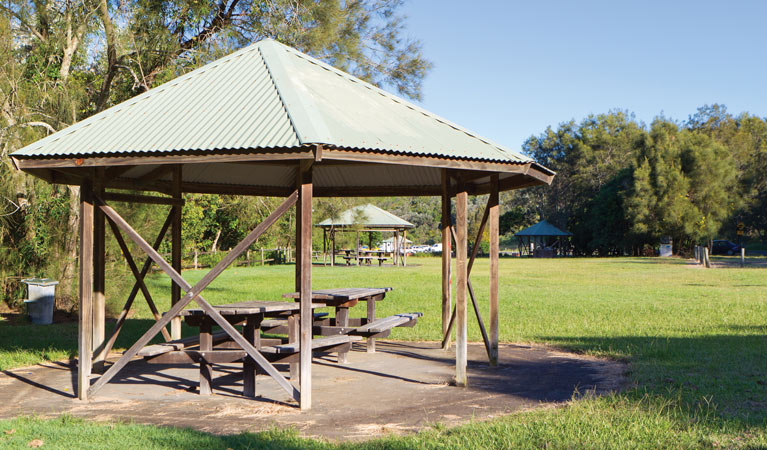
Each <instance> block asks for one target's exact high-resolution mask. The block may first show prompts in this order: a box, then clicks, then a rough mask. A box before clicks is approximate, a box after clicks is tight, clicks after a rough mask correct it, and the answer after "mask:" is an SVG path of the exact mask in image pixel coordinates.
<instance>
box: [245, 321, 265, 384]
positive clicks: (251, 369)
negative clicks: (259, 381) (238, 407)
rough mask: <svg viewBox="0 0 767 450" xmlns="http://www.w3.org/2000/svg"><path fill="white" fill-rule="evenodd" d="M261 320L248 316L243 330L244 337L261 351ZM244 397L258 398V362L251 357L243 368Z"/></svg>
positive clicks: (248, 357) (247, 357)
mask: <svg viewBox="0 0 767 450" xmlns="http://www.w3.org/2000/svg"><path fill="white" fill-rule="evenodd" d="M260 322H261V321H260V320H256V318H255V317H253V316H248V318H247V319H246V322H245V325H244V326H243V328H242V335H243V337H245V340H247V341H248V342H249V343H250V344H252V345H253V346H254V347H255V348H256V349H260V348H261V346H260V345H259V341H260V338H261V331H260V329H259V328H258V325H259V324H260ZM242 377H243V378H242V395H243V396H245V397H255V396H256V362H255V361H254V360H253V358H251V357H250V356H246V357H245V360H244V361H243V367H242Z"/></svg>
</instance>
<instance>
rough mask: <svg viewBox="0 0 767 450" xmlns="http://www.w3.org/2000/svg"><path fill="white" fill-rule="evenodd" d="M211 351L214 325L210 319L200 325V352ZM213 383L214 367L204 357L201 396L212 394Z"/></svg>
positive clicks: (201, 363) (201, 365)
mask: <svg viewBox="0 0 767 450" xmlns="http://www.w3.org/2000/svg"><path fill="white" fill-rule="evenodd" d="M246 339H247V337H246ZM211 350H213V334H212V323H211V321H210V320H209V319H208V318H205V319H203V321H202V323H201V324H200V352H206V351H207V352H209V351H211ZM246 358H247V357H246ZM212 381H213V366H212V365H211V364H209V363H208V362H207V361H206V360H205V357H204V356H203V357H202V358H200V395H210V394H211V392H212V389H211V383H212Z"/></svg>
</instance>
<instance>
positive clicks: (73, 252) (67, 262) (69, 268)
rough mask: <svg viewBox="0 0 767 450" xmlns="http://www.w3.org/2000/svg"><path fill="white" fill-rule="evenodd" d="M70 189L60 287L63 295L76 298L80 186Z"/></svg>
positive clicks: (69, 187)
mask: <svg viewBox="0 0 767 450" xmlns="http://www.w3.org/2000/svg"><path fill="white" fill-rule="evenodd" d="M67 187H68V189H69V220H67V233H66V236H67V239H66V241H65V243H64V255H66V257H65V258H64V261H63V268H62V271H61V280H59V281H60V283H59V289H61V295H62V296H63V297H69V298H74V292H76V290H75V286H74V279H75V272H76V269H77V267H76V266H77V265H76V262H77V257H78V254H79V252H78V243H79V241H78V234H79V229H80V187H79V186H67Z"/></svg>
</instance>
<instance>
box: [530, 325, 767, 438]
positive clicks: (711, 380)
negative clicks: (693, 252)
mask: <svg viewBox="0 0 767 450" xmlns="http://www.w3.org/2000/svg"><path fill="white" fill-rule="evenodd" d="M722 331H723V332H724V333H727V332H729V333H738V332H740V333H742V334H740V335H738V334H717V335H709V336H700V337H663V336H656V337H653V336H647V337H644V336H618V337H562V336H540V337H539V339H541V340H546V341H548V342H551V343H552V344H554V345H557V346H560V347H563V348H566V349H570V350H576V351H583V352H588V353H592V354H607V355H619V356H621V357H623V358H625V359H627V360H629V361H630V362H631V369H632V376H633V378H634V381H636V382H637V389H636V390H635V391H634V394H637V395H644V394H645V393H650V394H653V395H658V396H661V397H665V398H668V399H669V400H670V401H673V400H675V399H681V403H682V404H681V405H680V407H682V408H684V409H686V410H687V411H690V412H692V411H695V410H699V409H700V408H702V407H704V406H705V407H710V406H711V405H713V406H714V411H715V413H716V414H717V415H718V416H720V417H721V418H723V419H727V420H734V421H735V422H738V423H740V424H742V425H746V426H748V425H755V424H762V425H763V424H764V423H765V421H767V364H765V355H767V336H766V335H765V333H766V332H767V327H762V326H732V327H727V329H726V330H722Z"/></svg>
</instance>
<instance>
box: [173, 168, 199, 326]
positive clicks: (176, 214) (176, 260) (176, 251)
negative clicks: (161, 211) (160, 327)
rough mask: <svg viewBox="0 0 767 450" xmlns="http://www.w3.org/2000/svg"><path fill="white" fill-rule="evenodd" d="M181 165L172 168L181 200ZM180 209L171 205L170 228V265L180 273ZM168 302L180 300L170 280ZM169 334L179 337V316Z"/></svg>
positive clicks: (176, 286) (179, 294)
mask: <svg viewBox="0 0 767 450" xmlns="http://www.w3.org/2000/svg"><path fill="white" fill-rule="evenodd" d="M181 167H182V166H181V165H180V164H179V165H177V166H176V167H175V168H174V169H173V181H172V184H173V186H172V189H173V198H174V199H176V200H181ZM181 209H182V206H181V205H180V204H177V205H174V206H173V228H172V229H171V267H173V270H175V271H176V272H178V273H181V245H182V242H181ZM194 265H195V268H196V267H197V253H196V251H195V258H194ZM170 289H171V291H170V304H171V306H173V305H175V304H176V303H178V301H179V300H181V286H179V285H178V284H177V283H174V282H171V288H170ZM170 335H171V338H173V339H181V317H174V318H173V320H171V322H170Z"/></svg>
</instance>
